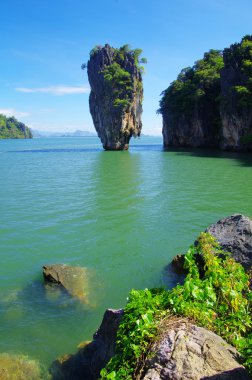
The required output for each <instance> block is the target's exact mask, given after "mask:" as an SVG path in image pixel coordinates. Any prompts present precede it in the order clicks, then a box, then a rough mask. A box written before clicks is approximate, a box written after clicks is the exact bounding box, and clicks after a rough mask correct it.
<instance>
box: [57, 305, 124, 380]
mask: <svg viewBox="0 0 252 380" xmlns="http://www.w3.org/2000/svg"><path fill="white" fill-rule="evenodd" d="M122 316H123V310H112V309H108V310H106V311H105V314H104V316H103V320H102V323H101V326H100V328H99V329H98V330H97V332H96V333H95V334H94V336H93V341H92V342H91V343H88V344H86V345H85V346H84V347H83V348H81V349H80V350H79V351H78V352H77V353H76V354H74V355H69V356H68V357H66V358H61V359H58V360H57V361H55V362H54V363H53V365H52V367H51V373H52V375H53V380H69V379H73V380H82V379H85V380H96V379H98V378H99V374H100V371H101V369H102V368H103V367H105V365H106V364H107V363H108V362H109V360H110V359H111V358H112V356H114V355H115V344H116V334H117V330H118V327H119V324H120V322H121V319H122Z"/></svg>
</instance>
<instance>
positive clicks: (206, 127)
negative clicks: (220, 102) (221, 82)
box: [162, 98, 220, 147]
mask: <svg viewBox="0 0 252 380" xmlns="http://www.w3.org/2000/svg"><path fill="white" fill-rule="evenodd" d="M217 115H218V111H217ZM219 123H220V119H219V117H216V104H215V102H214V101H212V100H211V99H210V100H209V101H208V99H207V98H206V99H204V101H203V102H201V104H195V105H194V108H193V110H192V111H191V113H190V114H189V115H188V114H187V113H186V112H185V113H183V112H181V114H180V115H178V116H177V115H175V114H174V113H173V111H172V110H169V109H168V111H167V112H166V113H164V114H163V130H162V133H163V141H164V146H166V147H168V146H182V147H190V146H191V147H216V146H218V141H219V139H220V131H219Z"/></svg>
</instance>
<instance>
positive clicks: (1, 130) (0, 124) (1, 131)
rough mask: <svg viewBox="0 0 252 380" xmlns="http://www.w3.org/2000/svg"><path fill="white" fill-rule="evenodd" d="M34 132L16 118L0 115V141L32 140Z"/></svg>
mask: <svg viewBox="0 0 252 380" xmlns="http://www.w3.org/2000/svg"><path fill="white" fill-rule="evenodd" d="M31 138H32V132H31V130H30V129H29V128H28V127H27V126H26V125H25V124H24V123H21V122H20V121H18V120H17V119H15V117H13V116H12V117H6V116H4V115H2V114H0V139H31Z"/></svg>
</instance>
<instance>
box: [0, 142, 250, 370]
mask: <svg viewBox="0 0 252 380" xmlns="http://www.w3.org/2000/svg"><path fill="white" fill-rule="evenodd" d="M251 188H252V156H251V154H245V153H243V154H241V153H230V152H220V151H213V150H186V149H178V150H171V151H163V149H162V139H161V138H158V137H156V138H151V137H143V138H141V139H140V140H132V142H131V146H130V150H129V151H128V152H105V151H103V149H102V147H101V144H100V141H99V140H98V138H90V137H88V138H51V139H33V140H2V141H0V200H1V201H0V221H1V226H0V227H1V229H0V352H10V353H12V352H14V353H23V354H27V355H29V356H31V357H32V358H37V359H40V360H41V361H42V362H43V363H45V364H46V365H48V364H50V362H52V361H53V360H54V359H55V358H56V357H57V356H59V355H62V354H64V353H71V352H74V351H75V350H76V346H77V345H78V344H79V343H80V342H81V341H84V340H89V339H91V338H92V334H93V333H94V331H95V330H96V329H97V327H98V326H99V324H100V322H101V318H102V315H103V313H104V310H105V308H108V307H110V308H119V307H123V306H124V305H125V302H126V297H127V294H128V291H129V290H130V289H131V288H135V289H139V288H146V287H154V286H161V285H162V286H166V287H171V286H173V285H174V284H175V282H176V279H175V278H174V276H173V275H172V274H171V273H170V272H169V270H167V269H166V267H167V264H169V262H170V261H171V259H172V257H173V256H174V255H176V254H177V253H182V252H185V251H186V249H187V248H188V246H189V245H190V244H192V243H193V241H194V239H195V238H196V237H197V235H198V234H199V233H200V231H202V230H204V229H205V228H206V227H207V226H208V225H209V224H211V223H214V222H215V221H217V220H218V219H220V218H222V217H224V216H228V215H231V214H232V213H236V212H239V213H244V214H245V215H248V216H252V194H251ZM49 263H66V264H71V265H78V266H84V267H87V268H88V269H89V270H90V271H91V272H92V273H93V277H92V283H91V284H90V286H91V291H90V300H91V302H90V304H89V305H82V304H80V303H79V302H78V301H76V300H73V299H71V297H69V296H67V295H64V294H61V293H57V292H54V291H48V290H46V289H45V287H44V284H43V278H42V266H43V265H44V264H49Z"/></svg>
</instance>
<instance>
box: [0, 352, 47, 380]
mask: <svg viewBox="0 0 252 380" xmlns="http://www.w3.org/2000/svg"><path fill="white" fill-rule="evenodd" d="M0 379H1V380H46V379H48V380H49V379H51V377H50V376H49V374H47V373H46V372H45V371H44V369H42V367H41V365H40V364H39V363H38V362H37V361H36V360H31V359H29V358H28V357H27V356H24V355H10V354H7V353H6V354H0Z"/></svg>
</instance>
